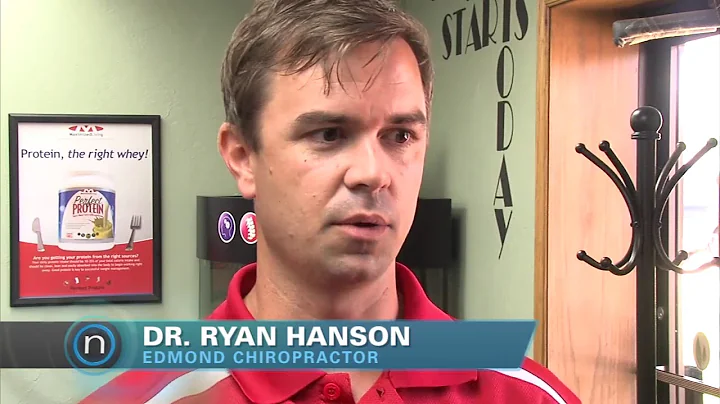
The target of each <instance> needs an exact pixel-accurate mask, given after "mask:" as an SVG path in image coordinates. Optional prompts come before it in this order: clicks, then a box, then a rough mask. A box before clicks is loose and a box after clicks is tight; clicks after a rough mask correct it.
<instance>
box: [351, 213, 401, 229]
mask: <svg viewBox="0 0 720 404" xmlns="http://www.w3.org/2000/svg"><path fill="white" fill-rule="evenodd" d="M338 224H339V225H344V226H357V227H363V228H373V227H382V226H389V221H388V220H387V219H386V218H385V217H383V216H381V215H377V214H357V215H352V216H350V217H348V218H346V219H344V220H341V221H340V222H339V223H338Z"/></svg>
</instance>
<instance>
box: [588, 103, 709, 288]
mask: <svg viewBox="0 0 720 404" xmlns="http://www.w3.org/2000/svg"><path fill="white" fill-rule="evenodd" d="M662 124H663V117H662V114H661V113H660V111H658V110H657V109H656V108H653V107H650V106H643V107H640V108H638V109H636V110H635V111H633V113H632V115H631V116H630V127H631V128H632V130H633V132H634V133H633V134H632V136H631V138H632V139H633V140H636V141H637V142H638V150H642V151H643V152H648V153H651V154H652V156H651V157H652V158H653V160H654V158H655V153H656V150H657V146H656V142H657V141H658V140H659V139H660V137H661V136H660V129H661V128H662ZM641 142H644V143H641ZM717 144H718V142H717V139H714V138H713V139H710V140H709V141H708V142H707V143H706V145H705V146H704V147H703V148H702V149H701V150H700V151H698V152H697V153H696V154H695V155H694V156H693V157H692V158H691V159H690V160H688V162H687V163H685V164H684V165H683V166H682V167H680V168H679V169H677V170H676V172H675V173H674V174H673V175H672V176H671V175H670V172H671V171H672V169H673V167H675V166H676V165H677V162H678V160H679V159H680V156H681V154H682V153H683V151H685V150H686V146H685V144H684V143H679V144H678V145H677V148H676V149H675V151H674V152H673V153H672V155H671V156H670V158H669V160H668V162H667V164H665V166H664V167H663V169H662V170H661V172H660V175H659V176H657V178H656V175H655V174H656V168H655V165H654V164H647V165H640V166H639V167H638V173H637V178H638V184H640V181H643V183H642V187H641V186H638V187H637V188H636V186H635V184H634V183H633V181H632V178H631V177H630V175H629V174H628V172H627V170H626V169H625V166H624V165H623V164H622V162H621V161H620V159H619V158H618V157H617V155H616V154H615V153H614V152H613V150H612V147H611V146H610V143H609V142H608V141H605V140H604V141H602V142H601V143H600V145H599V149H600V151H602V152H603V153H605V155H606V156H607V157H608V159H609V160H610V162H611V163H612V165H613V167H614V168H615V171H614V170H613V169H611V168H610V167H609V166H608V165H607V164H606V163H604V162H603V161H602V160H600V158H598V157H597V156H596V155H594V154H593V153H592V152H591V151H589V150H588V149H587V147H585V145H584V144H582V143H580V144H578V145H577V146H576V147H575V151H576V152H577V153H579V154H582V155H583V156H584V157H585V158H587V159H588V160H590V162H592V163H593V164H594V165H595V166H597V167H598V168H599V169H600V170H601V171H602V172H604V173H605V174H606V175H607V176H608V177H609V178H610V180H611V181H612V182H613V184H614V185H615V187H616V188H617V189H618V190H619V191H620V194H621V195H622V197H623V200H624V201H625V205H626V206H627V208H628V211H629V213H630V219H631V224H630V225H631V227H632V234H631V240H630V245H629V247H628V249H627V252H626V253H625V256H623V258H622V259H620V260H619V261H617V262H613V260H612V259H610V258H609V257H603V258H602V259H601V260H600V261H597V260H596V259H594V258H592V257H591V256H589V255H588V254H587V252H586V251H584V250H580V251H579V252H578V253H577V258H578V259H579V260H581V261H583V262H585V263H587V264H588V265H590V266H592V267H594V268H596V269H599V270H603V271H609V272H610V273H612V274H614V275H620V276H622V275H627V274H629V273H631V272H632V271H633V270H634V269H635V267H637V265H638V262H637V260H638V257H639V255H640V251H641V250H642V249H644V248H651V249H653V250H654V253H655V254H654V255H655V256H656V257H657V263H656V264H657V267H658V268H660V269H664V270H667V271H674V272H678V273H687V272H696V271H700V270H705V269H707V268H710V267H713V266H718V264H720V258H717V257H716V258H714V259H713V260H711V261H710V262H708V263H706V264H704V265H702V266H700V267H699V268H697V269H695V270H693V271H687V270H683V269H682V268H680V267H679V265H680V264H681V263H682V261H684V260H685V259H687V257H688V254H687V252H685V251H679V252H678V254H677V255H676V258H675V260H670V258H669V256H668V254H667V252H666V251H665V248H664V247H663V244H662V239H661V229H662V227H661V225H662V221H661V218H662V215H663V213H664V210H665V207H666V205H667V201H668V199H669V197H670V194H671V193H672V190H673V189H674V188H675V187H676V186H677V184H678V182H679V181H680V179H682V177H683V176H684V175H685V173H687V171H688V170H689V169H690V168H691V167H692V166H693V165H694V164H695V163H697V161H698V160H700V159H701V158H702V157H703V156H704V155H705V154H706V153H707V152H708V151H710V150H711V149H712V148H714V147H716V146H717ZM641 145H642V146H643V147H642V148H641ZM616 171H617V172H616ZM650 181H652V184H649V183H648V182H650ZM640 192H642V193H643V194H640ZM645 229H647V231H645ZM649 230H652V232H651V233H648V231H649ZM650 234H652V237H651V236H650ZM650 238H652V240H650Z"/></svg>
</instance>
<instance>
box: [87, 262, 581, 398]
mask: <svg viewBox="0 0 720 404" xmlns="http://www.w3.org/2000/svg"><path fill="white" fill-rule="evenodd" d="M255 270H256V266H255V264H251V265H248V266H246V267H244V268H242V269H241V270H240V271H238V273H237V274H236V275H235V276H234V277H233V279H232V281H231V282H230V289H229V291H228V297H227V300H225V301H224V302H223V303H222V304H220V306H218V308H217V309H215V311H214V312H213V313H212V314H211V315H210V317H209V319H212V320H252V319H253V317H252V315H251V314H250V312H249V311H248V309H247V307H246V306H245V303H244V301H243V297H244V296H245V295H247V293H248V292H249V291H250V289H252V287H253V285H254V284H255ZM396 272H397V284H398V289H399V290H400V291H402V296H403V299H404V300H403V308H404V311H405V319H408V320H448V321H452V320H453V319H452V318H451V317H450V316H448V315H447V314H445V313H444V312H443V311H442V310H440V309H439V308H437V307H436V306H435V305H434V304H433V303H432V302H431V301H430V300H429V299H428V297H427V295H426V294H425V292H424V291H423V289H422V287H421V286H420V283H419V282H418V281H417V279H416V278H415V276H414V275H413V273H412V272H411V271H410V270H409V269H408V268H406V267H405V266H403V265H400V264H398V265H397V271H396ZM116 403H117V404H120V403H122V404H215V403H218V404H220V403H222V404H281V403H284V404H291V403H292V404H319V403H328V404H353V403H355V401H354V400H353V397H352V392H351V389H350V379H349V378H348V375H347V374H346V373H325V372H323V371H319V370H318V371H262V370H229V371H225V370H222V371H208V370H194V371H171V372H164V371H135V370H133V371H128V372H125V373H123V374H121V375H119V376H118V377H116V378H115V379H113V380H112V381H110V382H109V383H108V384H106V385H105V386H103V387H101V388H100V389H99V390H97V391H95V392H94V393H92V394H91V395H90V396H89V397H87V398H86V399H85V400H83V401H81V402H80V404H116ZM401 403H408V404H439V403H453V404H465V403H467V404H470V403H472V404H483V403H488V404H490V403H493V404H521V403H522V404H579V403H580V400H579V399H578V398H577V397H576V396H575V395H574V394H573V393H572V392H571V391H570V390H568V388H567V387H565V386H564V385H563V384H562V383H561V382H560V381H559V380H558V379H557V378H556V377H555V376H554V375H553V374H552V373H551V372H550V371H548V370H547V369H545V368H543V367H542V366H540V365H539V364H537V363H536V362H534V361H532V360H531V359H529V358H528V359H526V360H525V362H524V364H523V366H522V369H518V370H514V371H489V370H460V371H433V370H430V371H416V370H413V371H410V370H408V371H404V370H400V371H398V370H393V371H386V372H384V373H383V374H382V376H381V377H380V378H379V379H378V380H377V382H376V383H375V385H374V386H373V387H372V388H371V389H370V390H369V391H368V393H367V394H365V396H364V397H363V398H362V399H361V400H360V401H359V403H358V404H401Z"/></svg>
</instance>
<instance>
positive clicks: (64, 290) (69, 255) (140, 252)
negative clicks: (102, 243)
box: [19, 240, 154, 298]
mask: <svg viewBox="0 0 720 404" xmlns="http://www.w3.org/2000/svg"><path fill="white" fill-rule="evenodd" d="M125 247H126V245H125V244H119V245H116V246H115V247H113V248H112V249H110V250H104V251H65V250H61V249H60V248H58V247H57V246H45V251H42V252H40V251H38V249H37V245H36V244H33V243H20V254H19V267H20V268H19V280H20V291H19V292H20V293H19V294H20V298H42V297H64V296H72V297H81V296H102V295H129V294H133V295H135V294H143V295H144V294H151V293H152V292H153V283H154V281H153V241H152V240H145V241H137V242H135V244H134V247H133V249H132V250H131V251H126V250H125Z"/></svg>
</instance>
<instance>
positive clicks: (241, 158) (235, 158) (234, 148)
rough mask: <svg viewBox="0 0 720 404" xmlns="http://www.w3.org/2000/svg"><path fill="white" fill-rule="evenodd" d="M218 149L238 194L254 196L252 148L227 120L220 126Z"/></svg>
mask: <svg viewBox="0 0 720 404" xmlns="http://www.w3.org/2000/svg"><path fill="white" fill-rule="evenodd" d="M218 150H219V151H220V155H221V156H222V158H223V160H225V165H226V166H227V168H228V170H230V173H231V174H232V175H233V177H235V182H237V186H238V191H240V194H241V195H242V196H243V197H244V198H247V199H253V198H255V174H254V172H253V167H254V165H253V162H252V150H251V149H250V146H248V144H247V142H245V140H244V138H243V136H242V134H241V133H240V131H239V130H238V128H237V127H235V126H234V125H232V124H229V123H227V122H225V123H223V124H222V125H221V126H220V130H219V131H218Z"/></svg>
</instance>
